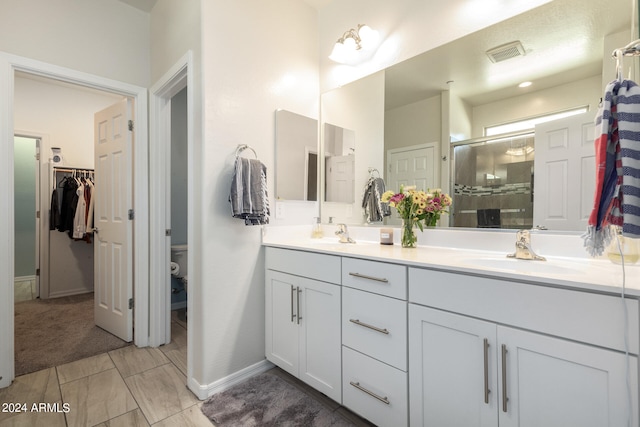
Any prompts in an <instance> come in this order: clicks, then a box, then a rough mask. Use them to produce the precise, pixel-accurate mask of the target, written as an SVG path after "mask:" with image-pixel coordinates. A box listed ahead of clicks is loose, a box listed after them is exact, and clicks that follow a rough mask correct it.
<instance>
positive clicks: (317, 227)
mask: <svg viewBox="0 0 640 427" xmlns="http://www.w3.org/2000/svg"><path fill="white" fill-rule="evenodd" d="M323 237H324V233H323V232H322V224H320V217H319V216H317V217H315V222H314V224H313V228H312V229H311V238H312V239H322V238H323Z"/></svg>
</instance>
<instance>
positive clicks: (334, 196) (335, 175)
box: [325, 155, 355, 203]
mask: <svg viewBox="0 0 640 427" xmlns="http://www.w3.org/2000/svg"><path fill="white" fill-rule="evenodd" d="M325 162H326V171H327V189H326V191H327V195H326V197H325V199H326V201H327V202H338V203H353V202H354V200H355V199H354V193H355V188H354V185H355V184H354V182H355V170H354V163H355V156H353V155H346V156H330V157H327V158H326V160H325Z"/></svg>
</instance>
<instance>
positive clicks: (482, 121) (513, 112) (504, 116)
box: [472, 75, 602, 138]
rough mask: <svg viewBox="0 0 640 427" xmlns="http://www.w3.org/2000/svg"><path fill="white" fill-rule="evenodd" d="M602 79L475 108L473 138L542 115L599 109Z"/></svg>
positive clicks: (590, 79)
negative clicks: (582, 108)
mask: <svg viewBox="0 0 640 427" xmlns="http://www.w3.org/2000/svg"><path fill="white" fill-rule="evenodd" d="M601 78H602V77H601V76H600V75H597V76H593V77H590V78H587V79H582V80H578V81H575V82H572V83H569V84H566V85H562V86H556V87H555V88H551V89H545V90H540V91H534V92H531V93H527V94H525V95H520V96H514V97H512V98H507V99H504V100H501V101H496V102H492V103H489V104H484V105H478V106H476V107H473V119H472V130H473V136H472V138H477V137H481V136H484V128H485V127H487V126H493V125H498V124H503V123H509V122H512V121H516V120H520V119H524V118H528V117H535V116H539V115H542V114H548V113H551V112H557V111H562V110H567V109H570V108H576V107H582V106H585V105H588V106H590V111H593V112H594V114H595V111H596V110H597V108H598V103H599V102H600V98H602V91H601V89H600V85H601Z"/></svg>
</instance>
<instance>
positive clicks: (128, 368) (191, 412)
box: [0, 311, 372, 427]
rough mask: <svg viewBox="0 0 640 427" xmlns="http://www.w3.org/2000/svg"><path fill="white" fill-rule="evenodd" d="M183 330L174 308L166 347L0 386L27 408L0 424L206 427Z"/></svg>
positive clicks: (4, 415) (334, 406) (8, 398)
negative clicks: (190, 381) (190, 379)
mask: <svg viewBox="0 0 640 427" xmlns="http://www.w3.org/2000/svg"><path fill="white" fill-rule="evenodd" d="M186 326H187V325H186V323H185V322H184V318H181V317H180V316H179V312H175V311H174V312H172V322H171V334H172V341H171V343H170V344H168V345H164V346H162V347H159V348H137V347H135V346H129V347H125V348H121V349H118V350H114V351H110V352H108V353H104V354H100V355H97V356H93V357H89V358H86V359H82V360H78V361H76V362H71V363H68V364H65V365H60V366H57V367H55V368H50V369H44V370H42V371H38V372H33V373H31V374H27V375H23V376H20V377H17V378H16V379H15V381H14V382H13V384H12V385H11V386H10V387H7V388H4V389H0V404H5V403H7V404H8V403H18V404H20V405H23V404H25V405H26V407H27V409H28V411H27V412H23V413H15V412H13V413H12V412H4V411H2V409H3V408H0V427H8V426H11V427H14V426H16V427H22V426H24V427H39V426H43V427H58V426H60V427H76V426H83V427H84V426H97V427H139V426H154V427H200V426H202V427H211V426H212V424H211V422H210V421H209V420H208V419H207V418H206V417H205V416H204V415H203V414H202V412H201V411H200V406H201V405H202V402H200V401H199V400H198V399H197V398H196V396H195V395H194V394H193V393H191V391H190V390H189V389H188V388H187V387H186V385H185V384H186V372H187V369H186V366H187V330H186ZM272 372H273V373H274V374H276V375H280V376H281V377H282V378H284V379H286V380H287V381H290V382H292V383H293V384H295V385H297V386H299V387H300V388H301V389H302V390H304V391H306V392H308V393H309V394H311V395H313V396H314V397H316V398H317V399H318V400H320V401H321V402H322V403H324V404H325V405H327V406H328V407H329V408H330V409H331V410H334V411H336V413H338V414H340V415H342V416H343V417H345V418H347V419H349V420H350V421H351V422H353V423H354V424H355V425H356V426H358V427H365V426H371V425H372V424H369V423H368V422H366V421H364V420H362V419H361V418H359V417H358V416H357V415H355V414H353V413H351V412H350V411H348V410H347V409H345V408H344V407H341V406H340V405H339V404H338V403H336V402H333V401H332V400H330V399H328V398H327V397H326V396H324V395H322V394H321V393H319V392H317V391H315V390H313V389H311V388H310V387H308V386H307V385H305V384H304V383H302V382H300V381H298V380H297V379H295V378H293V377H292V376H290V375H289V374H287V373H285V372H284V371H282V370H280V369H278V368H276V369H274V370H273V371H272ZM34 403H35V404H38V405H39V404H42V403H45V404H47V403H48V404H49V408H48V410H44V411H42V412H38V411H32V410H31V409H32V408H33V404H34ZM55 404H57V405H55ZM65 408H68V411H66V413H65ZM5 409H7V408H5Z"/></svg>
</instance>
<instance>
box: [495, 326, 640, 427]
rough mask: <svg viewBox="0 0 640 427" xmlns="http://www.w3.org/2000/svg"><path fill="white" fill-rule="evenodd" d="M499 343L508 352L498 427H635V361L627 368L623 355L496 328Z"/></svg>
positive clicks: (509, 329) (633, 357)
mask: <svg viewBox="0 0 640 427" xmlns="http://www.w3.org/2000/svg"><path fill="white" fill-rule="evenodd" d="M616 333H618V332H616ZM619 333H622V332H619ZM498 341H499V344H500V347H502V345H503V344H504V346H505V349H506V351H507V353H506V358H505V360H504V363H506V365H505V367H504V369H505V372H506V379H505V382H506V397H507V398H508V401H507V404H506V409H507V410H506V412H504V408H503V404H502V397H503V396H502V393H501V395H500V403H499V406H500V410H499V414H500V420H499V421H500V427H508V426H520V427H537V426H545V427H570V426H576V427H577V426H579V427H590V426H591V427H602V426H609V427H614V426H627V425H638V369H637V366H638V365H637V363H638V360H637V357H635V356H630V357H629V360H628V362H629V365H627V360H626V356H625V355H624V354H622V353H618V352H615V351H611V350H606V349H602V348H597V347H592V346H589V345H585V344H579V343H575V342H570V341H566V340H562V339H559V338H552V337H548V336H545V335H540V334H535V333H531V332H525V331H522V330H517V329H512V328H507V327H498ZM502 363H503V360H502V356H500V360H499V364H500V369H499V371H498V377H499V382H500V383H502V379H503V378H502V376H503V374H502V372H503V368H502ZM627 369H628V371H627ZM627 378H628V380H629V389H630V396H629V394H627ZM501 389H502V388H501ZM502 391H504V390H502ZM628 408H631V409H630V410H629V409H628ZM629 414H630V416H631V424H628V423H627V417H628V416H629Z"/></svg>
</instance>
